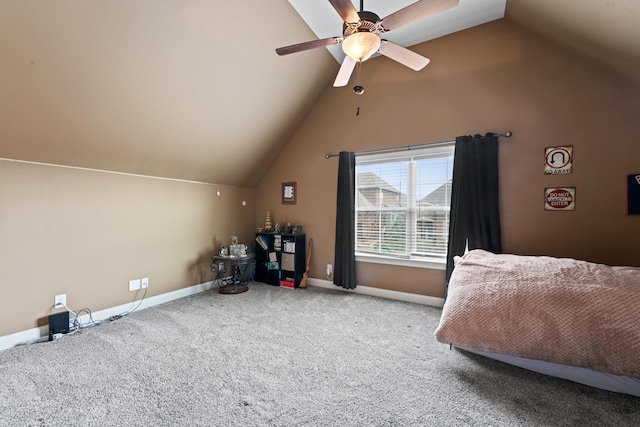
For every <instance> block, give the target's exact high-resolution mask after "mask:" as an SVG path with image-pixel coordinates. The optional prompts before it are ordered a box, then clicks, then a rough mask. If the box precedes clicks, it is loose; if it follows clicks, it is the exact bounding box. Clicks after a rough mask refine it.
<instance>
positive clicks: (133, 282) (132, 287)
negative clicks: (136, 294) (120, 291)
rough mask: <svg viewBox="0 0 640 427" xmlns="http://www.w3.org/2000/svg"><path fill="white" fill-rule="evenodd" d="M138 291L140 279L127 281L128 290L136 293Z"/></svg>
mask: <svg viewBox="0 0 640 427" xmlns="http://www.w3.org/2000/svg"><path fill="white" fill-rule="evenodd" d="M138 289H140V279H135V280H129V290H130V291H137V290H138Z"/></svg>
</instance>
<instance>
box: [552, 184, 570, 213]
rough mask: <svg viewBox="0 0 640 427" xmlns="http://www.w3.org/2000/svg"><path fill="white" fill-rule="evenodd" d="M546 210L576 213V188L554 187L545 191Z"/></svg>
mask: <svg viewBox="0 0 640 427" xmlns="http://www.w3.org/2000/svg"><path fill="white" fill-rule="evenodd" d="M544 210H546V211H574V210H576V188H575V187H553V188H545V189H544Z"/></svg>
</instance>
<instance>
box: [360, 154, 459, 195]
mask: <svg viewBox="0 0 640 427" xmlns="http://www.w3.org/2000/svg"><path fill="white" fill-rule="evenodd" d="M416 171H417V182H418V186H417V187H418V188H417V200H420V199H422V198H423V197H425V196H427V195H429V194H430V193H431V192H433V191H434V190H436V189H437V188H438V187H440V186H441V185H442V184H443V183H446V182H448V181H450V180H451V179H452V177H453V158H447V157H440V158H435V159H424V160H418V161H417V168H416ZM364 172H372V173H375V174H376V175H378V176H379V177H380V178H382V179H383V180H385V181H386V182H388V183H389V184H391V185H392V186H393V187H395V188H396V189H397V190H398V191H400V192H401V193H403V194H406V193H407V189H406V186H407V184H406V176H407V163H406V162H392V163H376V164H369V165H367V164H364V165H359V166H358V173H364Z"/></svg>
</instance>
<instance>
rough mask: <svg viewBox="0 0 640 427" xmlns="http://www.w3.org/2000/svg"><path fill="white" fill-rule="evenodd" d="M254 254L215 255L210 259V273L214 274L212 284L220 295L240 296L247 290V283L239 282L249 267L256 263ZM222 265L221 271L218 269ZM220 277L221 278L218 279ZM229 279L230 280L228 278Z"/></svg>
mask: <svg viewBox="0 0 640 427" xmlns="http://www.w3.org/2000/svg"><path fill="white" fill-rule="evenodd" d="M254 258H255V255H254V254H247V255H246V256H231V255H216V256H214V257H213V258H212V260H213V262H212V263H211V271H212V272H214V273H215V274H216V278H215V280H214V283H216V284H217V285H218V292H220V293H221V294H240V293H242V292H246V291H248V290H249V286H247V281H241V278H242V276H243V275H244V274H245V273H246V272H247V270H248V269H249V266H251V265H254V264H255V263H256V261H255V259H254ZM219 265H222V266H223V268H222V270H220V269H219V267H218V266H219ZM220 276H222V277H220ZM229 277H230V278H229Z"/></svg>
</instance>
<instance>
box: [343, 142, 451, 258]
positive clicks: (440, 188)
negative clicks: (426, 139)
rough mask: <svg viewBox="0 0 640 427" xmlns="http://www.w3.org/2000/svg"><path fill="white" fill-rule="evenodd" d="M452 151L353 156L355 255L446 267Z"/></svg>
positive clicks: (446, 148) (438, 149)
mask: <svg viewBox="0 0 640 427" xmlns="http://www.w3.org/2000/svg"><path fill="white" fill-rule="evenodd" d="M453 152H454V146H453V143H452V144H451V145H446V146H437V147H432V148H429V147H427V148H422V149H419V150H411V151H403V152H391V153H383V154H374V155H360V156H358V157H356V203H355V205H356V253H357V254H373V255H376V256H384V257H389V258H396V259H412V260H425V261H436V262H443V263H444V262H445V260H446V254H447V239H448V233H449V212H450V206H451V179H452V176H453Z"/></svg>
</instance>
